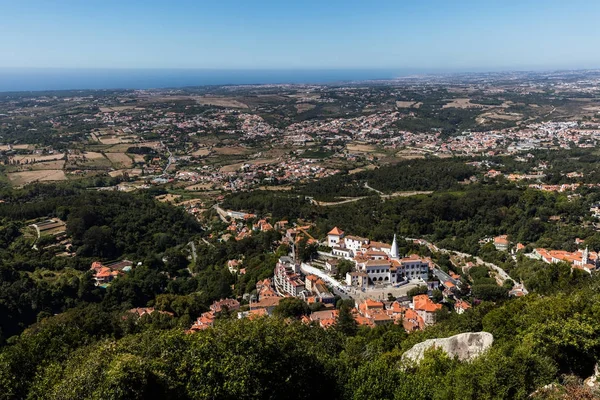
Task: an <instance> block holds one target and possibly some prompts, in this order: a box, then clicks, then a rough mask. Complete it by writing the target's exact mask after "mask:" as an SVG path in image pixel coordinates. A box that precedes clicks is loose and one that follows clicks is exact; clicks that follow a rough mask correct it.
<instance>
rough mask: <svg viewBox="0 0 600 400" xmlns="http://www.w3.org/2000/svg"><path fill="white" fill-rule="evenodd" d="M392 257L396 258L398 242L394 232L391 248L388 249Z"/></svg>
mask: <svg viewBox="0 0 600 400" xmlns="http://www.w3.org/2000/svg"><path fill="white" fill-rule="evenodd" d="M390 256H391V257H392V258H398V242H397V241H396V234H394V241H393V242H392V250H391V251H390Z"/></svg>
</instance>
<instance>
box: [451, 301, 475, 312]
mask: <svg viewBox="0 0 600 400" xmlns="http://www.w3.org/2000/svg"><path fill="white" fill-rule="evenodd" d="M470 308H471V305H470V304H469V303H467V302H466V301H464V300H461V299H458V300H456V303H454V311H456V313H457V314H463V313H464V312H465V311H467V310H468V309H470Z"/></svg>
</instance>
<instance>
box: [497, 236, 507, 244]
mask: <svg viewBox="0 0 600 400" xmlns="http://www.w3.org/2000/svg"><path fill="white" fill-rule="evenodd" d="M494 243H496V244H508V236H507V235H500V236H496V237H495V238H494Z"/></svg>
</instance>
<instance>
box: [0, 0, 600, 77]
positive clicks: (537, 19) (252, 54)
mask: <svg viewBox="0 0 600 400" xmlns="http://www.w3.org/2000/svg"><path fill="white" fill-rule="evenodd" d="M599 21H600V1H597V0H586V1H583V0H545V1H537V0H535V1H534V0H529V1H528V0H521V1H512V0H504V1H496V0H478V1H472V0H423V1H421V0H394V1H387V0H380V1H378V0H372V1H368V0H344V1H339V0H320V1H314V0H303V1H294V0H281V1H272V0H264V1H253V0H218V1H203V0H196V1H187V0H185V1H176V0H175V1H166V0H164V1H154V0H145V1H138V0H120V1H114V0H103V1H96V0H78V1H75V0H53V1H49V0H16V1H15V0H0V68H22V67H36V68H48V67H56V68H228V69H263V68H274V69H277V68H285V69H287V68H290V69H294V68H413V69H435V70H486V69H489V70H496V69H552V68H600V51H598V49H600V22H599Z"/></svg>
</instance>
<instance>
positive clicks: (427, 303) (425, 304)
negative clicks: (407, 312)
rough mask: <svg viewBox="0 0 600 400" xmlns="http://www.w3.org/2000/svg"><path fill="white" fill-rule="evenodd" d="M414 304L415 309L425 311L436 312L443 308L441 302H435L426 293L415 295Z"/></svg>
mask: <svg viewBox="0 0 600 400" xmlns="http://www.w3.org/2000/svg"><path fill="white" fill-rule="evenodd" d="M413 305H414V309H415V310H420V311H425V312H435V311H438V310H441V309H442V305H441V304H435V303H434V302H433V301H431V299H430V298H429V297H428V296H427V295H426V294H420V295H418V296H415V297H413Z"/></svg>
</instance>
